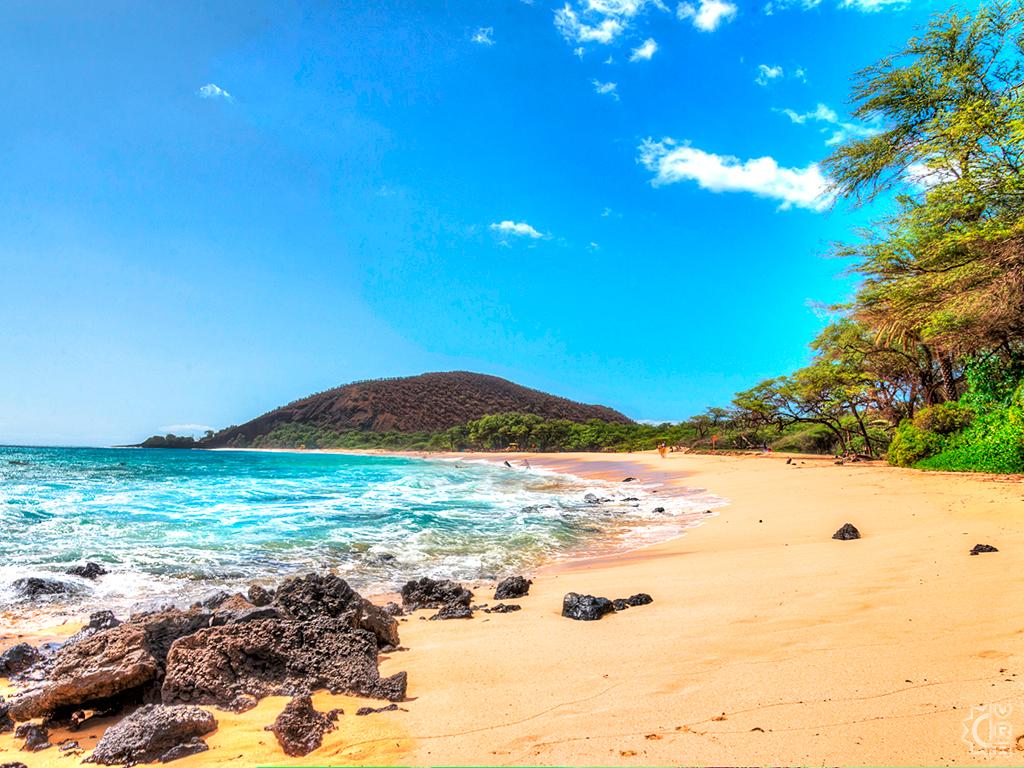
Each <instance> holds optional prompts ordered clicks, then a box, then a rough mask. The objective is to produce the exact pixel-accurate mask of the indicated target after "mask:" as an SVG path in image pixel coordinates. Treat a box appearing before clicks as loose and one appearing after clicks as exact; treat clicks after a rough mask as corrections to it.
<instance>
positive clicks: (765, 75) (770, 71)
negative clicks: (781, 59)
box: [754, 64, 784, 85]
mask: <svg viewBox="0 0 1024 768" xmlns="http://www.w3.org/2000/svg"><path fill="white" fill-rule="evenodd" d="M783 74H784V73H783V71H782V67H780V66H778V65H777V64H776V65H774V66H771V67H770V66H768V65H767V64H758V65H757V77H755V78H754V82H755V83H757V84H758V85H768V83H770V82H771V81H772V80H778V79H779V78H780V77H782V76H783Z"/></svg>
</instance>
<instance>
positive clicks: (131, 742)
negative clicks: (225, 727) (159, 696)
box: [89, 704, 217, 765]
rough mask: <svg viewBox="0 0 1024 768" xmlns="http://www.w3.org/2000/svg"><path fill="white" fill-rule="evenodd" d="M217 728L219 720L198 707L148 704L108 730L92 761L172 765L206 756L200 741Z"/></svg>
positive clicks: (205, 747) (204, 746)
mask: <svg viewBox="0 0 1024 768" xmlns="http://www.w3.org/2000/svg"><path fill="white" fill-rule="evenodd" d="M216 728H217V720H216V719H215V718H214V717H213V715H211V714H210V713H209V712H207V711H206V710H205V709H200V708H199V707H189V706H177V707H164V706H160V705H157V704H147V705H146V706H144V707H140V708H139V709H137V710H135V711H134V712H132V713H131V714H130V715H128V717H126V718H124V719H123V720H121V722H119V723H117V724H116V725H112V726H110V727H109V728H107V730H106V732H105V733H104V734H103V738H101V739H100V741H99V743H98V744H97V745H96V749H95V750H93V753H92V756H91V757H90V758H89V762H91V763H99V764H100V765H135V764H136V763H152V762H155V761H158V760H159V761H160V762H164V763H166V762H170V761H171V760H177V759H178V758H180V757H185V756H187V755H194V754H196V753H198V752H205V751H206V750H207V749H208V747H207V746H206V743H205V742H204V741H203V740H202V739H201V738H199V737H200V736H205V735H206V734H208V733H210V732H211V731H213V730H215V729H216Z"/></svg>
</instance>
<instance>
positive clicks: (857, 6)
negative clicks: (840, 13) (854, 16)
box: [839, 0, 910, 13]
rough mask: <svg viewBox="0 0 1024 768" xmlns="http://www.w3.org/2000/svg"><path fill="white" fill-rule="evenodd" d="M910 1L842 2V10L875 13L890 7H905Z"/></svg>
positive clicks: (847, 0)
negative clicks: (851, 9) (849, 9)
mask: <svg viewBox="0 0 1024 768" xmlns="http://www.w3.org/2000/svg"><path fill="white" fill-rule="evenodd" d="M908 2H910V0H842V2H841V3H840V4H839V7H840V8H853V9H854V10H857V11H863V12H864V13H874V12H875V11H880V10H882V9H883V8H888V7H889V6H897V7H898V6H903V5H906V4H907V3H908Z"/></svg>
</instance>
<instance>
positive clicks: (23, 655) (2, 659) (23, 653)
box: [0, 643, 43, 677]
mask: <svg viewBox="0 0 1024 768" xmlns="http://www.w3.org/2000/svg"><path fill="white" fill-rule="evenodd" d="M42 658H43V657H42V654H40V653H39V651H37V650H36V649H35V648H33V647H32V646H31V645H29V644H28V643H18V644H17V645H14V646H11V647H10V648H8V649H7V650H6V651H4V652H3V653H0V677H10V676H11V675H17V674H18V673H20V672H24V671H25V670H26V669H28V668H29V667H31V666H32V665H33V664H35V663H37V662H38V661H40V660H41V659H42Z"/></svg>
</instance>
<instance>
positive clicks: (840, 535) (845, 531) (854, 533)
mask: <svg viewBox="0 0 1024 768" xmlns="http://www.w3.org/2000/svg"><path fill="white" fill-rule="evenodd" d="M832 538H833V539H839V541H853V540H854V539H859V538H860V531H858V530H857V528H856V526H854V524H853V523H846V524H845V525H843V527H842V528H840V529H839V530H838V531H836V532H835V533H833V534H832Z"/></svg>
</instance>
